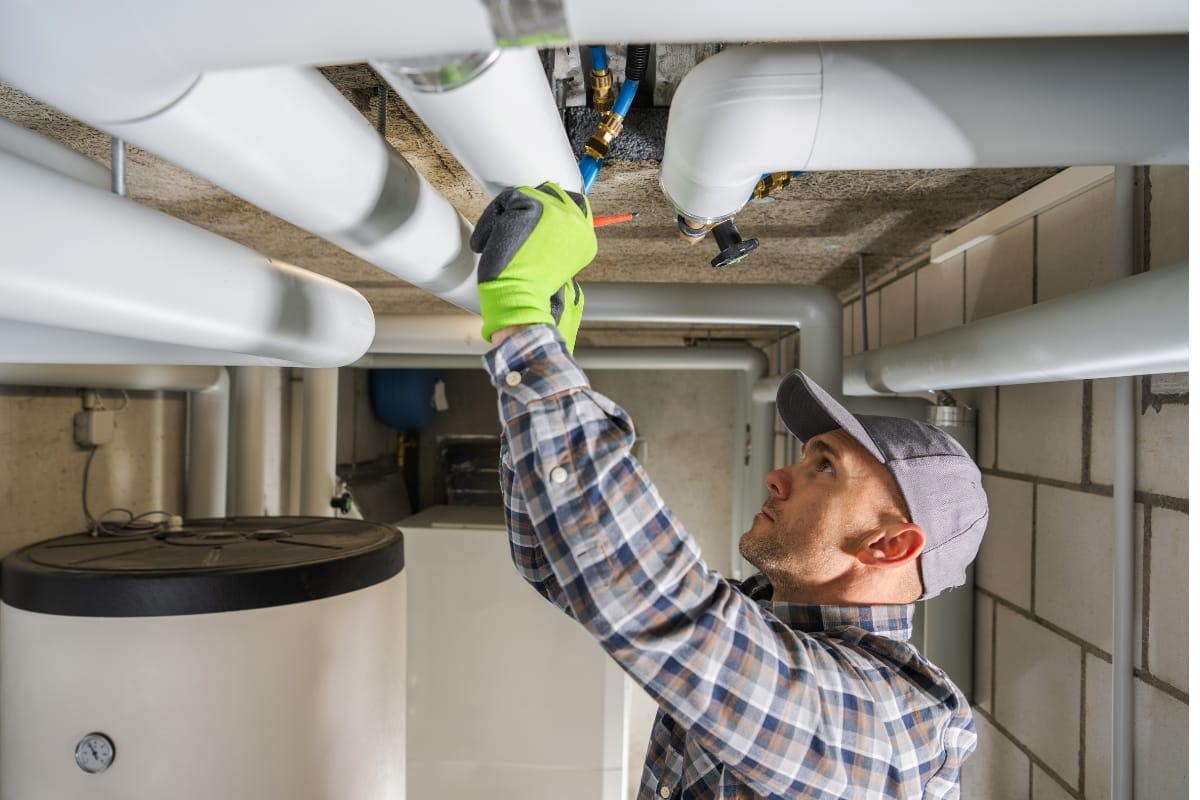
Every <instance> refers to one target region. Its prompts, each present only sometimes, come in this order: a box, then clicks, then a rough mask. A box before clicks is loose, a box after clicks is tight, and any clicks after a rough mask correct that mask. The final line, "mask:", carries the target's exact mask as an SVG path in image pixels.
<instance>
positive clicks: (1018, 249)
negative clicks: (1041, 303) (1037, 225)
mask: <svg viewBox="0 0 1200 800" xmlns="http://www.w3.org/2000/svg"><path fill="white" fill-rule="evenodd" d="M964 255H965V256H966V282H967V296H966V319H967V322H971V321H972V320H977V319H983V318H984V317H990V316H993V315H994V314H1001V313H1003V312H1005V311H1012V310H1013V309H1017V308H1023V307H1025V306H1027V305H1029V304H1030V303H1032V302H1033V220H1026V221H1025V222H1022V223H1021V224H1019V225H1014V226H1013V227H1011V228H1009V229H1008V230H1006V231H1004V232H1002V233H1000V234H999V235H997V236H996V237H994V238H992V239H989V240H987V241H985V242H983V243H982V244H978V245H975V246H974V247H972V248H971V249H970V250H967V251H966V253H965V254H964Z"/></svg>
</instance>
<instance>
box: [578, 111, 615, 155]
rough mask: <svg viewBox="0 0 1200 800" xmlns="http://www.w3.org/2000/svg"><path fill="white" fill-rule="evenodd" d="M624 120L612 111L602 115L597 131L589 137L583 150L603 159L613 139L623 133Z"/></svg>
mask: <svg viewBox="0 0 1200 800" xmlns="http://www.w3.org/2000/svg"><path fill="white" fill-rule="evenodd" d="M623 122H624V119H623V118H622V117H620V116H618V115H617V114H614V113H612V112H611V111H609V112H608V113H606V114H604V115H603V116H601V117H600V122H599V123H597V124H596V132H595V133H593V134H592V135H591V136H590V137H588V140H587V144H586V145H584V147H583V152H584V153H586V154H587V155H589V156H591V157H592V158H594V159H596V160H598V161H599V160H600V159H603V158H604V157H605V156H607V155H608V148H609V147H611V146H612V141H613V139H615V138H617V136H618V135H619V134H620V133H621V124H622V123H623Z"/></svg>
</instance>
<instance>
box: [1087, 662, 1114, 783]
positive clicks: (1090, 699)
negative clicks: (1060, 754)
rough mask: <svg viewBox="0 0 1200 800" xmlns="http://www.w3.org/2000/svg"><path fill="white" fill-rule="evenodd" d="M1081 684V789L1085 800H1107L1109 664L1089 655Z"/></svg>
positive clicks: (1110, 690)
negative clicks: (1083, 704) (1082, 728)
mask: <svg viewBox="0 0 1200 800" xmlns="http://www.w3.org/2000/svg"><path fill="white" fill-rule="evenodd" d="M1085 669H1086V670H1087V679H1086V685H1085V686H1084V703H1085V706H1084V710H1083V713H1084V734H1083V742H1084V747H1083V750H1084V765H1083V788H1084V794H1085V796H1086V797H1087V800H1110V799H1111V797H1112V793H1111V792H1110V791H1109V770H1110V769H1112V757H1111V753H1112V664H1109V663H1108V662H1106V661H1103V660H1101V659H1099V658H1096V657H1095V656H1093V655H1091V654H1089V655H1088V657H1087V666H1086V668H1085Z"/></svg>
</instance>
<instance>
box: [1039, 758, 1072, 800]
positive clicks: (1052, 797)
mask: <svg viewBox="0 0 1200 800" xmlns="http://www.w3.org/2000/svg"><path fill="white" fill-rule="evenodd" d="M1030 797H1032V800H1073V799H1072V797H1071V795H1070V794H1069V793H1068V792H1067V790H1066V789H1064V788H1062V786H1061V785H1059V783H1058V782H1057V781H1055V780H1054V778H1052V777H1050V774H1049V773H1048V772H1045V771H1044V770H1042V768H1041V767H1039V766H1037V765H1036V764H1035V765H1034V766H1033V794H1031V795H1030Z"/></svg>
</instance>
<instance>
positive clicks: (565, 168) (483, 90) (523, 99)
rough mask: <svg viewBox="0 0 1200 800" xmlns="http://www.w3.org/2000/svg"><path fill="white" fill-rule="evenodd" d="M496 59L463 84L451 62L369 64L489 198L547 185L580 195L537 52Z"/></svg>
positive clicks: (504, 53)
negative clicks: (509, 189)
mask: <svg viewBox="0 0 1200 800" xmlns="http://www.w3.org/2000/svg"><path fill="white" fill-rule="evenodd" d="M494 55H495V57H494V58H490V56H489V60H487V61H486V63H485V64H482V65H481V67H480V68H479V72H477V73H475V74H473V75H472V76H471V77H469V78H468V79H466V80H465V82H463V83H462V84H456V83H455V81H456V80H457V79H458V78H457V76H458V70H457V69H455V67H456V66H457V64H456V62H455V61H454V60H451V61H449V62H447V61H446V60H445V59H438V60H434V61H433V62H432V63H431V61H430V60H429V59H426V60H424V61H422V62H414V61H411V60H409V61H404V60H389V61H372V62H371V66H372V67H374V68H375V71H376V72H378V73H379V74H380V75H382V76H383V77H384V78H385V79H386V80H387V82H388V83H389V84H390V85H391V86H392V88H393V89H395V90H396V93H397V94H399V95H400V97H401V98H402V99H403V100H404V102H405V103H406V104H407V105H408V107H409V108H411V109H412V110H413V111H415V112H416V113H417V115H418V116H419V117H420V118H421V121H422V122H424V123H425V125H426V126H428V127H429V130H431V131H432V132H433V133H434V134H435V135H436V136H437V137H438V138H439V139H441V140H442V143H443V144H445V145H446V147H447V148H448V149H449V150H450V151H451V152H452V153H454V156H455V158H457V159H458V161H459V163H460V164H462V165H463V168H464V169H466V170H467V172H469V173H470V174H471V177H473V178H474V179H475V180H476V181H477V182H478V183H479V185H480V186H482V187H483V188H484V190H485V191H486V192H487V193H488V194H489V195H491V196H493V197H494V196H495V195H497V194H499V193H500V192H501V191H503V190H504V189H506V188H507V187H509V186H521V185H525V184H531V183H540V182H542V181H554V182H555V183H557V184H558V185H560V186H562V187H563V188H565V189H568V190H570V191H573V192H578V191H580V187H581V185H582V179H581V178H580V175H579V165H578V164H577V163H575V158H574V156H573V155H572V153H571V143H570V141H568V139H567V134H566V130H565V129H564V128H563V124H562V118H561V117H560V116H559V111H558V107H557V105H556V104H555V102H554V95H553V94H552V93H551V91H550V86H549V84H548V83H547V82H546V73H545V70H544V69H543V67H542V61H541V58H540V57H539V56H538V52H537V50H535V49H533V48H515V49H511V50H497V51H494ZM454 58H456V59H461V57H457V56H456V57H454ZM485 123H486V128H485V127H484V124H485Z"/></svg>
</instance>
